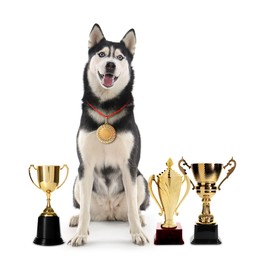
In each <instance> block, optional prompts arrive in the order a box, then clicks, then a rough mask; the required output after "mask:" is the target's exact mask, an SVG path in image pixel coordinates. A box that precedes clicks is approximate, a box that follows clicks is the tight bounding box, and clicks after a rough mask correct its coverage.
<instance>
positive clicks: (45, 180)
mask: <svg viewBox="0 0 260 260" xmlns="http://www.w3.org/2000/svg"><path fill="white" fill-rule="evenodd" d="M64 168H65V169H66V175H65V177H64V180H63V182H62V183H61V184H59V183H60V181H59V179H60V172H61V170H62V169H64ZM32 169H34V170H35V171H36V172H37V184H38V185H37V184H36V183H35V181H34V180H33V179H34V178H33V177H32V173H31V170H32ZM68 173H69V168H68V166H67V165H66V164H64V165H63V166H62V167H60V166H57V165H44V166H34V165H30V167H29V176H30V179H31V181H32V183H33V184H34V185H35V186H36V187H37V188H39V189H41V190H42V191H44V192H45V193H46V196H47V205H46V207H45V209H44V210H43V212H42V213H41V215H40V216H39V217H38V226H37V236H36V238H35V239H34V241H33V243H35V244H37V245H43V246H53V245H60V244H63V243H64V242H63V240H62V238H61V233H60V221H59V217H58V216H57V214H56V213H55V212H54V210H53V208H52V207H51V204H50V201H51V192H53V191H55V190H57V189H58V188H60V187H61V186H62V185H63V184H64V182H65V181H66V179H67V177H68ZM35 178H36V177H35Z"/></svg>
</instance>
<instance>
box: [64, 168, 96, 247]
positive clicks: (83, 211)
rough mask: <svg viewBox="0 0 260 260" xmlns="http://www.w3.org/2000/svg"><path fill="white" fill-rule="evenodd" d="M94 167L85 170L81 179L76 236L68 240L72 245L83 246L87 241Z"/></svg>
mask: <svg viewBox="0 0 260 260" xmlns="http://www.w3.org/2000/svg"><path fill="white" fill-rule="evenodd" d="M93 180H94V177H93V169H92V170H91V168H90V167H89V168H88V170H84V175H83V176H82V177H81V178H80V179H79V192H80V212H79V220H78V227H77V232H76V234H75V236H74V237H73V238H72V239H71V240H70V241H69V242H68V243H69V244H71V245H72V246H82V245H84V244H86V243H87V237H88V234H89V223H90V202H91V194H92V188H93Z"/></svg>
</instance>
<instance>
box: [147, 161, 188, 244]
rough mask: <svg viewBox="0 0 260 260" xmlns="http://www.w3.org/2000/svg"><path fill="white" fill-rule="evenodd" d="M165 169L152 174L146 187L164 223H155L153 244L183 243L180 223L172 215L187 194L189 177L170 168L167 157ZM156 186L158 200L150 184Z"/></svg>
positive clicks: (170, 164)
mask: <svg viewBox="0 0 260 260" xmlns="http://www.w3.org/2000/svg"><path fill="white" fill-rule="evenodd" d="M166 165H167V167H168V168H167V169H166V170H165V171H164V172H162V173H160V174H159V175H152V176H150V178H149V180H148V188H149V191H150V194H151V196H152V198H153V199H154V200H155V202H156V203H157V205H158V206H159V208H160V210H161V212H160V213H159V214H160V215H163V214H164V223H163V224H159V223H158V224H157V229H156V235H155V239H154V244H156V245H169V244H184V241H183V239H182V228H181V225H180V223H175V222H174V218H173V217H174V215H175V214H176V215H178V212H177V210H178V208H179V206H180V205H181V203H182V202H183V200H184V199H185V197H186V196H187V195H188V193H189V190H190V180H189V177H188V176H187V175H186V174H185V173H184V174H183V176H182V175H180V174H179V173H177V172H176V171H174V170H172V169H171V167H172V165H173V162H172V160H171V159H169V160H168V161H167V163H166ZM153 182H154V183H155V184H156V186H157V191H158V192H157V193H158V194H159V198H160V202H159V201H158V200H157V198H156V196H155V195H154V192H153V189H152V187H153V186H152V184H153ZM184 182H186V191H185V193H184V195H183V196H182V198H181V199H180V194H181V189H182V185H183V184H184Z"/></svg>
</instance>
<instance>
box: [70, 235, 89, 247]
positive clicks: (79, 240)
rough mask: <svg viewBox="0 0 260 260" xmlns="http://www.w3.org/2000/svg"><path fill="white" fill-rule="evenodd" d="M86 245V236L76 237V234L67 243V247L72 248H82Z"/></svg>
mask: <svg viewBox="0 0 260 260" xmlns="http://www.w3.org/2000/svg"><path fill="white" fill-rule="evenodd" d="M86 243H87V235H78V234H76V235H75V236H74V237H73V238H72V239H71V240H70V241H69V242H68V244H69V245H72V246H83V245H85V244H86Z"/></svg>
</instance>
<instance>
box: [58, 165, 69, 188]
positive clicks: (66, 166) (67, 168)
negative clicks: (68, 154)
mask: <svg viewBox="0 0 260 260" xmlns="http://www.w3.org/2000/svg"><path fill="white" fill-rule="evenodd" d="M63 168H66V170H67V172H66V176H65V179H64V181H63V182H62V183H61V184H60V185H59V186H58V187H57V189H58V188H60V187H61V186H62V185H63V184H64V182H65V181H66V180H67V178H68V174H69V167H68V165H67V164H64V165H63V166H62V167H61V168H60V169H61V170H62V169H63Z"/></svg>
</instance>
